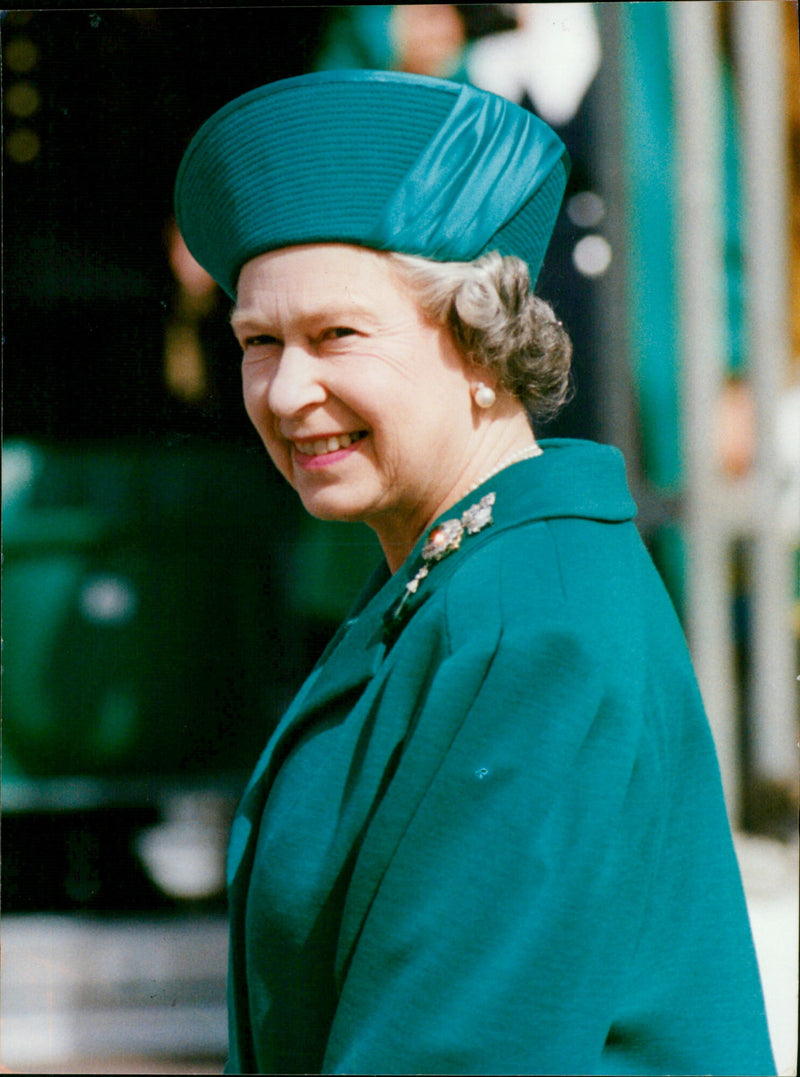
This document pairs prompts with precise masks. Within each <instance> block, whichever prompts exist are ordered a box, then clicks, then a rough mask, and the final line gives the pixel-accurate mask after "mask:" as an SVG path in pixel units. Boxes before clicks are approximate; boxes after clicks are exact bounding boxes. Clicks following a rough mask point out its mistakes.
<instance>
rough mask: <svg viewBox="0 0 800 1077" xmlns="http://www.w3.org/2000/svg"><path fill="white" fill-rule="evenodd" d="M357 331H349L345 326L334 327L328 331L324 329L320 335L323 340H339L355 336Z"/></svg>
mask: <svg viewBox="0 0 800 1077" xmlns="http://www.w3.org/2000/svg"><path fill="white" fill-rule="evenodd" d="M357 332H358V330H356V329H351V328H350V327H349V326H347V325H334V326H332V327H331V328H330V329H326V330H325V332H324V333H323V334H322V339H323V340H341V339H342V337H352V336H355V335H356V333H357Z"/></svg>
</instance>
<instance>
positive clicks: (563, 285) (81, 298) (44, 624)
mask: <svg viewBox="0 0 800 1077" xmlns="http://www.w3.org/2000/svg"><path fill="white" fill-rule="evenodd" d="M0 25H1V27H2V55H3V112H4V144H3V153H4V162H3V168H4V193H3V213H4V228H3V248H4V271H5V285H4V312H3V319H4V324H3V334H4V343H3V377H4V386H3V390H4V412H3V420H4V429H3V433H4V445H3V472H2V484H3V552H4V564H3V584H4V602H3V609H2V614H3V638H4V652H3V653H4V659H3V726H2V735H3V736H2V808H3V813H2V914H3V915H2V925H1V930H2V943H3V953H2V956H3V962H2V1022H1V1023H0V1034H2V1040H1V1041H0V1049H1V1050H2V1063H3V1066H4V1067H5V1068H6V1069H7V1070H12V1071H16V1072H25V1071H27V1072H48V1073H67V1072H127V1073H131V1072H142V1073H145V1072H161V1073H166V1072H175V1073H178V1072H197V1073H202V1072H208V1073H214V1072H220V1070H221V1067H222V1064H223V1062H224V1056H225V1040H226V1029H225V1001H224V990H225V965H226V937H225V932H226V925H225V905H224V892H223V858H224V850H225V843H226V832H227V826H228V822H229V819H230V816H231V813H232V811H233V809H234V807H235V804H236V800H237V797H238V795H239V793H240V791H241V789H242V787H243V785H244V782H245V781H246V779H247V776H248V773H249V770H250V768H251V767H252V765H253V764H254V762H255V760H256V758H257V756H258V755H259V753H260V751H261V749H262V748H263V746H264V744H265V742H266V740H267V738H268V736H269V733H270V731H271V729H272V727H273V726H274V724H275V723H276V721H277V719H278V718H279V716H280V714H281V712H282V710H283V708H284V706H285V704H286V702H287V700H288V699H289V698H291V696H292V694H293V693H294V691H295V689H296V688H297V687H298V685H299V683H300V682H301V681H302V679H303V677H304V675H305V673H306V671H307V670H308V669H309V668H310V666H311V665H312V664H313V662H314V660H315V658H316V657H317V655H318V653H319V651H320V650H321V648H322V646H324V643H325V641H326V639H327V638H328V636H329V635H330V634H331V633H332V631H333V629H334V628H335V626H336V624H337V623H338V621H339V620H340V619H341V617H342V616H343V615H344V613H345V612H346V609H347V606H348V604H349V602H350V600H351V598H352V597H353V596H354V594H355V593H356V592H357V590H358V588H359V586H360V584H361V582H362V581H363V579H364V578H365V577H366V576H367V575H368V574H369V572H370V571H371V569H372V567H373V566H374V565H375V564H376V563H377V560H378V558H379V556H380V553H379V549H378V547H377V544H376V543H375V541H374V539H373V538H372V536H371V532H369V531H368V530H367V529H366V528H364V529H362V528H360V527H358V526H349V525H342V524H321V523H319V522H317V521H313V520H311V519H310V518H308V517H305V516H304V514H303V513H302V510H301V509H299V507H298V504H297V503H296V501H295V498H294V496H293V495H292V494H291V491H289V490H288V488H286V487H285V484H283V482H282V480H280V479H279V478H278V477H277V476H276V474H275V473H274V472H273V470H272V468H271V465H270V464H269V461H268V460H267V458H266V455H265V454H264V451H263V449H262V448H261V446H260V443H259V442H258V441H257V438H256V436H255V434H254V433H253V432H252V431H251V430H250V429H249V427H248V424H247V421H246V418H245V415H244V411H243V408H242V405H241V400H240V386H239V371H238V356H237V348H236V345H235V342H234V340H233V336H232V334H231V333H230V330H229V328H228V326H227V317H228V304H227V300H226V298H225V297H224V295H222V293H220V292H219V290H218V289H217V288H216V287H215V286H214V285H213V282H211V281H210V279H209V278H208V277H207V276H206V275H205V274H204V273H203V271H202V270H200V268H199V267H198V266H197V265H196V263H194V262H193V260H192V259H191V257H190V256H189V255H188V252H187V251H186V250H185V248H184V247H183V245H182V242H181V239H180V237H179V235H178V234H177V232H176V230H175V226H174V221H173V219H172V209H171V191H172V183H173V179H174V175H175V171H176V169H177V165H178V162H179V161H180V158H181V156H182V154H183V150H184V149H185V146H186V144H187V143H188V141H189V139H190V138H191V136H192V134H193V132H194V131H195V129H196V128H197V127H198V126H199V124H200V123H201V122H202V121H203V120H204V119H205V118H206V117H207V116H208V115H210V113H211V112H213V111H214V110H215V109H216V108H217V107H219V106H221V105H222V104H224V103H225V102H226V101H228V100H229V99H230V98H232V97H234V96H235V95H237V94H239V93H243V92H245V91H246V90H249V89H251V88H253V87H254V86H258V85H261V84H262V83H265V82H269V81H272V80H274V79H278V78H284V77H287V76H291V75H296V74H301V73H303V72H305V71H308V70H313V69H324V68H334V67H372V68H395V69H401V70H407V71H415V72H419V73H425V74H436V75H443V76H446V77H451V78H455V79H458V80H464V81H470V82H473V83H475V84H476V85H480V86H483V87H485V88H487V89H490V90H493V91H495V92H497V93H500V94H503V95H504V96H506V97H508V98H510V99H512V100H515V101H517V102H519V103H520V104H522V105H523V106H524V107H526V108H529V109H532V110H533V111H535V112H536V113H538V114H539V115H541V116H542V118H543V119H545V120H546V121H547V122H549V123H550V124H551V125H552V126H553V127H554V128H555V129H556V130H557V131H558V132H559V134H560V135H561V137H562V138H563V140H564V142H565V143H566V145H567V147H568V149H569V151H570V154H571V157H572V161H573V169H572V175H571V178H570V183H569V187H568V190H567V195H566V198H565V202H564V207H563V209H562V213H561V216H560V218H559V221H558V224H557V227H556V232H555V237H554V240H553V244H552V246H551V249H550V252H549V255H548V259H547V261H546V263H545V266H544V269H543V271H542V274H541V276H540V279H539V284H538V288H537V290H538V291H539V293H540V294H542V295H543V296H544V297H545V298H547V299H548V300H549V301H550V302H551V303H552V304H553V306H554V307H555V309H556V311H557V313H558V316H559V317H560V318H561V319H562V320H563V321H564V322H565V324H566V325H567V328H568V329H569V330H570V332H571V334H572V337H573V340H574V343H575V372H574V382H575V395H574V399H573V401H572V403H571V404H570V405H568V407H567V408H566V410H565V411H564V412H563V414H562V415H561V416H560V417H559V418H558V419H557V420H555V421H554V422H552V423H551V424H550V425H549V426H548V427H547V428H543V429H541V430H540V431H539V433H540V434H541V435H559V436H561V435H566V436H577V437H589V438H594V439H597V440H600V441H604V442H609V443H613V444H615V445H617V446H619V447H620V448H621V449H622V450H623V452H624V453H625V456H626V459H627V463H628V471H629V479H630V482H631V485H632V488H633V491H634V495H635V497H636V498H637V501H638V503H639V506H640V512H639V524H640V528H641V531H642V534H643V536H644V538H645V540H646V541H647V543H648V545H649V547H650V549H651V550H652V552H653V555H654V557H655V559H656V563H657V565H658V567H659V569H660V571H661V572H662V574H663V576H664V579H665V581H666V583H667V586H668V588H669V590H670V593H671V595H672V597H673V600H674V602H675V605H676V607H677V609H678V611H679V614H680V616H681V618H682V621H683V623H684V626H685V628H686V631H687V635H688V637H689V640H690V646H691V648H692V652H693V657H694V660H695V664H696V668H697V671H698V676H699V679H700V682H701V688H702V690H703V694H704V697H705V701H706V706H707V709H708V713H709V718H710V721H711V724H712V730H713V732H714V736H715V740H716V743H717V748H718V752H719V757H720V764H721V768H722V774H723V781H724V786H725V792H726V798H727V803H728V809H729V813H730V817H731V822H732V824H733V826H734V830H735V833H736V836H737V848H738V850H739V854H740V858H741V863H742V869H743V874H744V879H745V886H746V889H747V893H748V898H749V901H750V908H751V916H752V919H753V927H754V933H755V936H756V944H757V948H758V951H759V958H760V960H761V963H762V974H763V977H764V981H765V989H766V991H767V1001H768V1009H769V1016H770V1027H771V1031H772V1034H773V1041H774V1044H775V1049H776V1054H777V1058H778V1067H779V1072H781V1073H794V1072H796V1068H795V1067H796V1033H797V1025H796V1007H797V807H798V751H797V749H798V736H799V735H800V708H799V706H798V689H799V688H800V685H798V680H797V678H798V674H800V65H799V64H798V26H797V4H796V3H792V2H787V0H759V3H752V2H746V0H733V2H726V3H716V2H712V0H697V2H680V3H649V4H635V3H601V4H590V3H577V4H502V5H482V4H472V5H443V4H436V5H399V6H386V5H371V6H359V7H345V6H330V5H318V6H309V7H303V6H298V7H288V6H285V5H281V6H272V7H250V8H233V7H224V6H211V5H209V6H202V5H200V6H198V5H197V4H195V5H193V6H191V7H188V6H187V7H181V6H174V5H173V6H172V7H169V8H166V7H164V8H161V7H138V6H135V7H130V8H124V9H123V8H118V7H116V6H110V7H103V6H102V5H101V6H99V7H95V8H93V9H91V10H87V9H85V8H79V7H78V6H77V5H74V6H71V5H70V3H69V2H67V3H62V4H60V5H59V8H58V10H39V9H37V10H30V11H27V10H10V11H6V12H5V14H4V15H3V19H2V24H0ZM345 149H347V148H345V147H343V151H344V150H345Z"/></svg>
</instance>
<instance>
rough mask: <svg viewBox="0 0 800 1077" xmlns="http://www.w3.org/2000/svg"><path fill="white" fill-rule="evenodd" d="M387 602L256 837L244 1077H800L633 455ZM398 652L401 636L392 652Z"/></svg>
mask: <svg viewBox="0 0 800 1077" xmlns="http://www.w3.org/2000/svg"><path fill="white" fill-rule="evenodd" d="M542 445H543V448H544V452H543V454H542V455H541V456H540V457H538V458H535V459H532V460H527V461H524V462H520V463H518V464H516V465H513V466H512V467H510V468H508V469H506V470H505V471H503V472H501V473H500V474H498V475H496V476H495V477H494V478H492V479H491V480H489V482H488V483H487V484H486V485H484V486H483V487H481V488H479V489H477V490H476V491H474V493H473V494H471V495H470V496H469V497H467V498H466V499H464V500H463V501H462V502H461V503H459V504H458V505H456V506H454V507H453V509H452V510H450V511H449V512H448V513H446V514H445V515H446V517H447V518H450V517H458V516H460V514H461V513H462V512H463V511H464V510H465V509H467V508H468V507H469V506H470V505H471V504H473V503H475V502H477V501H478V500H479V498H480V497H481V496H483V495H484V494H486V493H488V492H490V491H491V492H494V493H495V495H496V500H495V504H494V507H493V517H494V518H493V522H492V523H491V524H490V525H488V526H486V527H484V528H483V529H482V530H481V531H479V532H478V533H477V534H472V535H465V536H464V537H463V539H462V543H461V546H460V548H459V549H458V550H457V551H456V552H454V553H452V554H451V555H450V556H448V557H447V558H445V559H444V560H442V561H441V562H439V563H438V564H436V565H434V567H432V568H431V571H430V573H429V575H428V576H427V577H426V578H425V579H423V580H422V582H421V583H420V584H419V588H418V590H417V592H416V594H415V595H414V596H413V599H412V601H411V604H410V608H409V610H408V615H407V617H406V619H405V621H404V622H403V623H402V624H400V625H398V626H396V627H392V621H391V619H390V618H389V619H387V614H390V613H391V611H392V610H393V609H394V608H396V604H397V601H398V599H399V598H400V597H401V595H402V594H403V592H404V590H405V584H406V583H407V581H408V580H409V579H411V578H412V576H413V575H414V574H415V573H416V571H417V570H418V568H419V567H420V565H421V563H422V561H421V557H420V550H421V545H422V540H421V541H420V544H419V545H418V546H417V548H416V549H415V550H414V551H413V552H412V554H411V556H410V557H409V559H408V561H407V562H406V563H405V564H404V565H403V567H402V568H401V569H400V570H399V571H398V572H397V573H396V574H395V575H394V576H389V574H388V571H387V570H385V569H382V570H380V571H379V572H377V573H376V575H375V577H374V578H373V579H372V581H371V582H370V583H369V584H368V586H367V588H366V589H365V591H364V593H363V594H362V596H361V598H360V599H359V602H358V603H357V605H356V607H355V609H354V610H353V612H352V614H351V615H350V616H349V617H348V618H347V620H346V621H345V622H344V624H343V625H342V627H341V628H340V630H339V631H338V633H337V634H336V636H335V637H334V639H333V640H332V641H331V644H330V645H329V647H328V648H327V650H326V652H325V654H324V655H323V656H322V658H321V659H320V661H319V663H318V665H317V666H316V668H315V670H314V671H313V672H312V674H311V676H310V677H309V679H308V680H307V682H306V684H305V685H304V687H303V688H302V689H301V691H300V693H299V694H298V697H297V699H296V700H295V702H294V703H293V705H292V707H291V708H290V710H289V711H288V713H287V714H286V716H285V717H284V719H283V721H282V722H281V724H280V726H279V727H278V729H277V730H276V731H275V734H274V735H273V737H272V738H271V740H270V743H269V744H268V746H267V748H266V750H265V752H264V755H263V757H262V759H261V760H260V761H259V763H258V765H257V766H256V769H255V771H254V774H253V776H252V779H251V781H250V783H249V785H248V787H247V789H246V791H245V793H244V796H243V798H242V802H241V805H240V808H239V811H238V813H237V816H236V818H235V820H234V825H233V828H232V833H231V844H230V856H229V887H230V903H231V948H230V961H231V967H230V981H229V1011H230V1057H229V1062H228V1066H227V1071H228V1072H233V1073H240V1072H241V1073H250V1072H261V1073H449V1074H453V1073H456V1074H546V1073H576V1074H577V1073H580V1074H589V1073H602V1074H698V1073H703V1074H733V1073H735V1074H738V1075H742V1074H766V1073H773V1072H774V1068H773V1066H774V1064H773V1060H772V1056H771V1051H770V1045H769V1039H768V1033H767V1027H766V1019H765V1014H764V1005H763V998H762V993H761V987H760V982H759V975H758V969H757V964H756V959H755V953H754V949H753V944H752V939H751V935H750V929H749V924H748V919H747V911H746V906H745V902H744V898H743V894H742V889H741V883H740V880H739V875H738V869H737V865H736V860H735V855H734V851H733V845H732V841H731V836H730V831H729V828H728V823H727V818H726V814H725V808H724V803H723V798H722V792H721V786H720V781H719V774H718V770H717V764H716V758H715V754H714V748H713V744H712V740H711V736H710V733H709V729H708V725H707V722H706V719H705V716H704V714H703V709H702V704H701V701H700V698H699V694H698V690H697V687H696V684H695V680H694V676H693V673H692V668H691V664H690V661H689V657H688V654H687V650H686V647H685V643H684V641H683V637H682V633H681V630H680V627H679V624H678V621H677V618H676V616H675V614H674V611H673V608H672V606H671V603H670V601H669V599H668V597H667V595H666V592H665V590H664V588H663V586H662V584H661V582H660V579H659V577H658V575H657V573H656V571H655V569H654V567H653V565H652V562H651V561H650V559H649V556H648V554H647V553H646V551H645V549H644V547H643V545H642V543H641V541H640V538H639V536H638V532H637V530H636V527H635V523H634V519H633V518H634V513H635V508H634V505H633V503H632V501H631V498H630V495H629V492H628V489H627V485H626V482H625V472H624V464H623V461H622V458H621V456H620V454H619V453H618V452H617V451H616V450H615V449H612V448H609V447H604V446H598V445H594V444H591V443H588V442H573V441H563V440H555V441H544V442H543V443H542ZM387 625H388V626H389V631H388V633H387Z"/></svg>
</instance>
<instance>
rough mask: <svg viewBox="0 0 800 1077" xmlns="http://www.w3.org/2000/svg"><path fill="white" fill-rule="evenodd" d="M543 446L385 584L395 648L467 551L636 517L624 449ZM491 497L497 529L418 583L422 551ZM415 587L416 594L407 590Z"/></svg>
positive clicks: (469, 501) (476, 496)
mask: <svg viewBox="0 0 800 1077" xmlns="http://www.w3.org/2000/svg"><path fill="white" fill-rule="evenodd" d="M540 445H541V448H542V454H541V455H540V456H537V457H533V458H531V459H528V460H524V461H520V462H519V463H517V464H513V465H512V466H511V467H508V468H506V469H505V470H503V471H500V472H498V473H497V474H496V475H494V476H492V477H491V478H490V479H489V480H487V481H486V482H484V483H482V484H481V485H479V486H478V487H476V488H475V489H474V490H472V491H470V493H469V494H467V495H466V496H465V497H464V498H462V499H461V500H460V501H459V502H457V503H456V504H455V505H453V506H452V507H451V508H450V509H448V510H447V511H446V512H445V513H443V514H442V516H440V517H439V518H438V519H437V520H435V521H434V523H433V524H432V525H431V527H430V528H429V529H428V530H427V531H426V532H425V533H424V535H422V536H421V537H420V539H419V541H418V543H417V545H416V546H415V547H414V549H413V551H412V552H411V554H410V556H409V557H408V559H407V560H406V561H405V563H404V564H403V566H402V567H401V568H400V569H399V570H398V572H397V573H396V575H395V576H394V577H393V578H392V581H391V582H392V584H393V585H394V586H393V587H392V588H391V589H390V588H388V587H387V592H389V591H391V592H393V594H389V593H387V595H386V599H387V601H386V603H385V612H384V639H385V640H386V642H387V643H388V644H389V645H391V644H392V643H393V642H394V640H395V639H396V637H397V634H398V633H399V631H400V630H401V629H402V627H403V626H404V625H405V624H406V623H407V622H408V620H409V619H410V617H411V616H412V615H413V614H414V612H416V610H417V609H418V608H419V607H420V606H421V605H422V603H424V602H425V601H426V600H427V599H428V598H429V597H430V595H431V594H432V593H434V591H435V590H436V588H437V587H438V586H440V585H441V584H443V583H444V581H445V580H446V579H447V578H448V577H449V576H450V575H451V574H452V571H453V569H454V567H455V566H456V565H457V564H458V563H459V562H460V561H461V560H462V559H463V557H464V554H465V553H466V552H467V550H473V551H474V550H476V549H478V548H479V547H480V546H482V545H483V544H484V543H485V542H487V541H490V540H491V538H492V537H493V536H494V535H496V534H497V533H498V531H504V530H507V529H508V528H510V527H517V526H519V525H520V524H522V523H533V522H536V521H537V520H553V519H559V518H561V519H563V518H569V517H572V518H582V519H589V520H600V521H604V522H607V523H622V522H624V521H626V520H631V519H632V518H633V517H634V516H635V515H636V505H635V504H634V502H633V499H632V497H631V495H630V493H629V491H628V486H627V482H626V479H625V463H624V459H623V457H622V454H621V453H620V452H619V450H618V449H615V448H613V447H612V446H610V445H598V444H596V443H595V442H590V441H580V440H577V439H569V438H551V439H547V440H543V441H541V442H540ZM489 493H492V494H494V503H493V505H492V522H491V524H490V525H487V526H486V527H483V528H481V530H480V531H479V532H478V533H477V534H475V535H471V536H468V537H466V538H465V539H464V541H463V543H462V545H461V546H459V547H458V549H457V551H456V552H454V553H453V554H451V555H449V556H448V562H449V570H447V569H446V570H442V569H439V568H438V567H437V565H436V564H434V565H433V566H432V568H431V571H430V576H425V578H424V580H423V581H421V582H420V583H419V584H418V585H416V584H415V578H416V577H418V575H419V572H420V569H421V568H423V566H424V565H425V558H424V556H423V548H424V546H425V543H426V541H427V539H428V537H429V536H430V535H431V533H432V532H433V531H435V530H436V529H437V528H440V527H442V525H443V524H446V522H448V521H455V520H460V519H461V518H462V517H463V514H464V512H466V511H469V510H470V509H473V508H474V507H476V506H477V504H478V502H480V500H481V499H482V498H483V497H485V495H487V494H489ZM423 571H424V568H423ZM409 585H410V588H411V589H414V588H415V586H416V587H418V589H416V590H411V592H410V593H408V592H409Z"/></svg>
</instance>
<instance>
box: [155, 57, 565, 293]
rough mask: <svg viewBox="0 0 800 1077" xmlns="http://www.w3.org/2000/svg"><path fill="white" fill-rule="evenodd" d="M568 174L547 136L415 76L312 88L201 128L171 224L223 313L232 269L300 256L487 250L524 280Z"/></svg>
mask: <svg viewBox="0 0 800 1077" xmlns="http://www.w3.org/2000/svg"><path fill="white" fill-rule="evenodd" d="M568 168H569V162H568V157H567V153H566V150H565V148H564V146H563V144H562V142H561V140H560V139H559V138H558V136H557V135H556V134H555V132H554V131H552V130H551V129H550V128H549V127H548V126H547V124H545V123H544V122H542V121H541V120H540V119H538V117H536V116H534V115H533V114H532V113H530V112H528V111H526V110H525V109H523V108H520V107H519V106H518V105H515V104H513V103H512V102H510V101H506V100H505V99H504V98H501V97H497V96H496V95H494V94H490V93H486V92H485V91H483V90H478V89H476V88H475V87H472V86H468V85H464V84H460V83H456V82H451V81H448V80H444V79H434V78H429V77H427V76H424V75H407V74H401V73H398V72H388V71H323V72H314V73H312V74H308V75H301V76H299V77H297V78H292V79H284V80H281V81H279V82H273V83H269V84H267V85H266V86H262V87H259V88H258V89H255V90H251V91H250V92H249V93H246V94H244V95H242V96H241V97H238V98H236V100H234V101H231V102H229V103H228V104H227V105H226V106H225V107H224V108H222V109H220V110H219V111H218V112H216V113H215V114H214V115H213V116H212V117H211V118H210V119H209V120H207V121H206V123H205V124H204V125H203V126H202V127H201V128H200V130H199V131H198V132H197V134H196V135H195V137H194V139H193V140H192V142H191V144H190V145H189V148H188V149H187V151H186V154H185V155H184V158H183V161H182V163H181V166H180V169H179V171H178V177H177V181H176V188H175V213H176V220H177V223H178V227H179V229H180V231H181V234H182V236H183V238H184V240H185V241H186V244H187V246H188V248H189V250H190V251H191V252H192V254H193V255H194V257H195V258H196V259H197V261H198V262H199V263H200V264H201V265H202V266H203V267H204V268H205V269H206V270H207V271H208V272H209V273H210V274H211V276H212V277H213V278H214V279H215V280H216V281H217V282H218V283H219V284H220V285H221V287H222V288H223V289H224V290H225V291H226V292H227V293H228V294H229V295H230V296H231V297H232V298H235V295H236V283H237V279H238V275H239V271H240V270H241V267H242V266H243V265H244V263H245V262H247V261H248V260H249V259H251V258H254V257H255V256H257V255H259V254H263V253H265V252H267V251H270V250H277V249H279V248H282V247H290V246H295V245H298V244H303V243H324V242H340V243H352V244H355V245H358V246H364V247H369V248H371V249H374V250H389V251H399V252H401V253H404V254H416V255H421V256H423V257H427V258H432V259H435V260H437V261H469V260H470V259H473V258H476V257H478V256H479V255H480V254H483V253H485V252H486V251H489V250H499V251H500V253H501V254H515V255H517V256H518V257H520V258H522V259H523V260H525V261H526V262H528V264H529V267H530V271H531V279H532V280H535V279H536V276H537V274H538V272H539V268H540V266H541V263H542V260H543V258H544V254H545V250H546V249H547V244H548V242H549V239H550V235H551V233H552V230H553V225H554V223H555V219H556V216H557V214H558V210H559V207H560V205H561V199H562V197H563V193H564V188H565V185H566V177H567V172H568Z"/></svg>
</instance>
